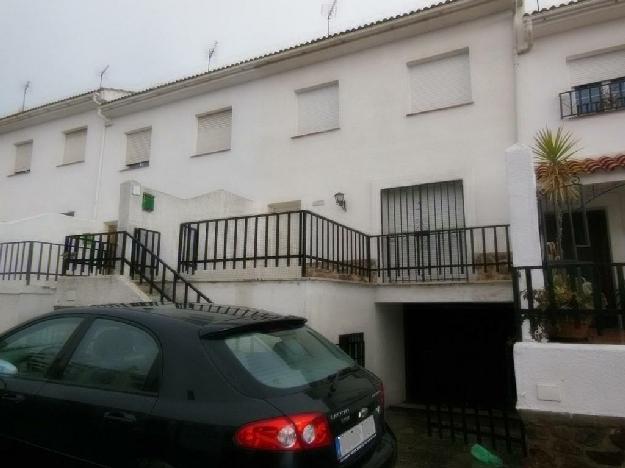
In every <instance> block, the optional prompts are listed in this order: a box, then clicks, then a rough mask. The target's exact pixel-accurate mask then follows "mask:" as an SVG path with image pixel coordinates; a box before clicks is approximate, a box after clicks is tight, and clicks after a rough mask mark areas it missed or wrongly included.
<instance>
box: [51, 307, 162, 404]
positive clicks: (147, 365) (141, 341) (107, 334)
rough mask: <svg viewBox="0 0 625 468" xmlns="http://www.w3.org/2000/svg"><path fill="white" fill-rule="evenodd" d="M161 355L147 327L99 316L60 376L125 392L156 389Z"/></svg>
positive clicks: (77, 382)
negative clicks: (154, 369)
mask: <svg viewBox="0 0 625 468" xmlns="http://www.w3.org/2000/svg"><path fill="white" fill-rule="evenodd" d="M158 355H159V347H158V344H157V343H156V341H155V340H154V338H152V336H151V335H150V334H148V333H147V332H145V331H144V330H142V329H140V328H138V327H135V326H132V325H129V324H127V323H123V322H117V321H114V320H107V319H96V320H94V322H93V323H92V324H91V326H90V327H89V330H87V333H85V335H84V337H83V338H82V340H81V342H80V344H79V345H78V347H77V348H76V351H75V352H74V354H73V355H72V357H71V359H70V360H69V362H68V364H67V366H66V367H65V370H64V371H63V375H62V376H61V380H62V381H64V382H68V383H74V384H78V385H84V386H88V387H95V388H101V389H107V390H116V391H122V392H144V391H154V390H155V388H154V385H153V381H152V379H151V378H150V377H151V370H152V367H153V366H154V364H155V362H156V360H157V359H158Z"/></svg>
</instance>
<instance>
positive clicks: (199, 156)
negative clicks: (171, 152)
mask: <svg viewBox="0 0 625 468" xmlns="http://www.w3.org/2000/svg"><path fill="white" fill-rule="evenodd" d="M228 151H230V148H225V149H220V150H215V151H208V152H207V153H197V154H192V155H191V156H189V157H190V158H201V157H202V156H210V155H212V154H219V153H227V152H228Z"/></svg>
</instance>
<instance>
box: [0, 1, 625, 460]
mask: <svg viewBox="0 0 625 468" xmlns="http://www.w3.org/2000/svg"><path fill="white" fill-rule="evenodd" d="M623 16H625V9H624V8H623V6H622V5H621V4H618V3H614V2H605V1H596V0H592V1H587V2H583V3H580V4H578V5H570V6H563V7H559V8H555V9H552V10H548V11H543V12H539V13H535V14H532V15H526V16H524V14H523V5H520V4H518V5H513V4H512V3H511V2H509V1H507V0H506V1H503V0H485V1H482V0H456V1H450V2H446V3H443V4H440V5H436V6H433V7H430V8H426V9H423V10H420V11H417V12H413V13H409V14H405V15H401V16H399V17H396V18H392V19H389V20H384V21H380V22H377V23H374V24H371V25H368V26H365V27H362V28H358V29H355V30H352V31H348V32H345V33H340V34H336V35H333V36H331V37H328V38H324V39H321V40H317V41H312V42H310V43H307V44H304V45H299V46H296V47H293V48H290V49H287V50H284V51H280V52H276V53H274V54H270V55H267V56H264V57H260V58H256V59H252V60H249V61H246V62H242V63H240V64H235V65H232V66H228V67H225V68H223V69H218V70H215V71H211V72H209V73H206V74H201V75H198V76H194V77H189V78H185V79H181V80H178V81H174V82H172V83H168V84H164V85H161V86H157V87H154V88H150V89H147V90H144V91H140V92H136V93H130V94H128V93H125V92H121V91H117V90H100V91H96V92H93V93H87V94H85V95H80V96H77V97H75V98H70V99H67V100H64V101H60V102H58V103H53V104H50V105H47V106H42V107H41V108H37V109H31V110H27V111H25V112H22V113H19V114H15V115H13V116H8V117H5V118H2V119H0V174H3V175H6V178H5V180H4V181H3V182H2V183H0V199H2V204H1V205H0V242H8V241H19V240H31V241H49V242H53V243H62V242H63V238H64V236H65V235H69V234H83V233H86V232H115V231H127V232H129V233H135V232H136V231H135V228H141V229H144V230H148V231H149V232H156V233H158V239H159V246H158V249H159V256H160V258H162V260H164V261H165V262H166V263H167V264H168V265H170V266H171V267H172V268H173V269H179V270H180V273H181V274H182V275H183V276H184V277H185V278H186V279H187V280H188V281H189V282H191V283H192V284H193V285H194V287H196V288H198V290H199V291H201V292H202V293H203V294H205V295H206V296H207V297H210V298H211V299H212V300H214V301H215V302H218V303H231V304H237V305H244V306H253V307H260V308H267V309H271V310H274V311H277V312H280V313H291V314H297V315H303V316H306V317H307V318H308V319H309V322H310V324H311V325H312V326H313V327H315V328H316V329H318V330H319V331H321V332H322V333H324V334H325V335H326V336H328V337H329V338H330V339H332V340H333V341H335V342H337V343H349V342H350V340H352V341H354V340H355V342H357V343H358V352H359V353H361V354H363V353H364V354H363V355H362V356H360V357H362V358H363V360H364V364H365V365H366V366H367V367H368V368H370V369H371V370H373V371H374V372H376V373H377V374H378V375H380V376H381V377H382V378H383V379H384V381H385V385H386V392H387V401H388V402H389V403H391V404H396V403H401V402H404V401H409V402H416V403H428V398H430V397H431V396H432V392H433V389H432V388H431V386H428V385H429V384H427V381H430V380H436V378H437V376H433V375H431V374H430V373H432V372H434V373H436V372H440V369H443V370H445V371H446V372H447V373H448V374H454V373H458V375H460V374H462V373H463V372H466V369H467V368H471V367H472V366H473V368H474V369H475V368H481V369H482V370H481V371H478V370H476V371H475V372H477V374H473V375H472V378H473V379H474V380H480V379H481V378H484V379H487V378H489V376H490V377H491V378H493V379H494V380H495V381H497V382H498V383H497V385H496V388H497V391H496V392H495V393H498V394H500V395H505V397H502V396H499V397H497V396H493V395H491V396H492V398H494V399H495V400H497V399H498V398H499V400H501V401H498V402H499V403H504V401H503V400H505V399H506V398H508V397H510V396H511V395H512V394H514V392H515V388H514V383H512V384H511V383H510V381H509V379H508V371H509V369H508V368H507V367H506V363H504V362H503V361H507V358H502V359H499V358H493V356H506V355H507V353H510V355H511V348H510V345H509V343H510V342H511V341H514V337H515V336H516V334H517V324H516V318H515V315H514V308H513V302H514V301H515V299H517V300H518V295H517V297H515V295H514V294H513V293H514V291H513V286H512V281H511V273H510V272H511V266H512V263H513V262H514V263H515V266H530V265H520V264H518V263H516V262H515V258H517V257H518V258H528V256H527V253H528V252H525V251H521V250H519V251H517V250H515V249H526V248H527V249H529V250H532V249H533V252H534V253H535V254H536V255H537V257H538V258H540V256H541V248H542V246H541V245H539V244H540V243H537V242H534V244H535V245H530V246H529V247H527V246H523V247H520V246H521V244H520V243H517V245H511V242H510V238H511V237H512V238H514V236H515V234H516V233H517V231H515V232H511V229H516V226H515V224H513V226H511V227H510V226H509V224H510V220H511V217H512V216H511V213H510V207H509V200H510V199H511V197H512V196H513V195H514V194H510V193H509V186H510V184H509V180H507V179H506V170H507V168H506V158H505V157H504V155H505V151H506V149H507V148H509V147H511V146H512V145H514V144H516V143H521V144H525V145H531V144H532V142H533V137H534V135H535V134H536V132H537V130H539V129H541V128H544V127H546V126H547V127H551V128H555V127H558V126H562V125H563V126H565V127H566V128H567V129H570V130H571V131H572V132H573V133H574V134H575V135H576V136H577V137H578V138H579V139H580V140H581V142H582V145H583V151H582V152H581V153H580V158H581V157H582V156H583V157H587V158H594V159H597V158H598V157H601V156H610V158H612V159H610V161H613V160H614V156H616V155H618V154H619V152H620V154H623V152H624V151H625V140H624V139H623V132H622V128H623V115H624V114H623V113H622V112H619V110H621V109H622V108H624V107H625V106H624V105H623V104H624V103H623V96H625V85H623V84H622V81H619V79H622V78H623V77H624V76H625V35H624V34H623V31H625V28H624V27H623V26H624V24H625V21H624V20H623ZM619 73H620V74H619ZM587 80H592V81H587ZM593 83H600V86H606V85H607V86H608V88H607V89H610V90H614V93H615V94H614V100H612V101H610V102H612V103H613V104H611V105H612V108H610V109H607V108H605V106H604V107H602V108H601V109H599V108H598V107H592V106H596V104H593V103H592V102H593V99H594V98H593V97H592V96H595V95H596V91H595V90H594V88H593V89H591V90H587V91H583V90H582V88H583V87H584V86H585V85H592V84H593ZM614 83H617V85H616V87H615V86H613V85H614ZM580 87H582V88H580ZM591 88H592V86H591ZM584 89H585V88H584ZM571 90H572V91H571ZM568 91H571V92H570V93H568V94H566V92H568ZM563 92H564V93H565V94H563V95H561V94H560V93H563ZM583 93H586V94H583ZM593 93H595V94H593ZM617 93H621V94H617ZM571 95H572V96H573V98H572V99H573V100H571V98H570V96H571ZM586 95H587V96H588V97H583V96H586ZM567 98H569V101H568V102H569V107H568V108H564V107H561V103H563V102H566V101H565V100H566V99H567ZM599 99H600V98H599ZM619 99H620V100H619ZM573 102H574V103H575V105H573V106H572V104H573ZM619 103H620V104H619ZM583 106H586V107H583ZM589 106H591V107H589ZM572 108H573V114H575V115H570V114H571V111H572ZM565 111H566V112H565ZM582 114H583V115H582ZM590 114H592V115H590ZM519 151H520V153H523V152H524V151H525V153H527V151H526V150H523V149H522V148H521V149H520V150H519ZM527 161H528V164H531V158H529V157H528V159H527ZM580 164H581V163H580ZM585 164H586V163H585ZM605 167H609V170H604V168H602V169H599V170H596V169H595V170H594V172H593V173H592V174H587V173H583V174H582V175H581V180H582V184H585V185H590V184H603V185H601V187H599V188H605V187H606V186H605V183H611V184H613V185H614V183H615V182H618V181H619V180H622V176H621V175H620V174H621V172H623V174H625V164H623V165H621V166H618V165H617V166H616V167H614V163H613V162H612V163H609V164H608V163H606V164H605ZM508 169H509V168H508ZM515 174H516V173H515V172H512V173H511V172H510V171H508V177H515ZM519 174H521V173H519ZM523 174H525V175H526V177H531V180H529V179H528V180H527V184H525V185H523V184H517V185H518V186H524V187H532V186H533V185H532V184H534V186H535V181H534V174H533V170H530V171H525V172H523ZM527 174H531V176H528V175H527ZM617 185H618V184H617ZM610 187H611V188H613V190H611V191H610V193H609V195H606V198H604V199H602V200H600V199H599V198H597V199H596V200H595V199H593V200H592V201H591V202H589V208H590V209H591V210H590V211H592V208H593V206H594V207H595V208H597V209H599V208H600V209H604V211H605V213H606V215H605V216H604V217H603V218H602V219H603V220H604V221H605V223H604V224H605V229H606V231H605V232H603V231H597V233H596V235H597V236H599V237H601V236H602V235H603V236H605V235H607V233H608V232H609V238H610V249H609V255H610V257H609V258H606V259H604V260H602V261H605V260H608V261H609V262H616V261H622V260H623V258H622V257H623V256H625V245H621V244H623V243H622V239H623V238H624V237H625V236H624V235H623V229H625V224H624V223H625V217H624V215H625V213H623V206H624V205H623V203H622V200H621V195H620V194H619V188H618V187H616V186H615V185H614V186H610ZM529 199H531V200H534V194H531V197H529ZM593 204H594V205H593ZM530 205H531V203H530ZM590 211H588V212H590ZM536 213H538V210H536V211H535V212H534V214H533V215H532V212H531V210H530V212H529V214H528V216H530V217H531V216H534V217H535V216H536ZM544 214H545V213H544V212H541V216H543V215H544ZM592 216H601V215H594V214H593V215H592ZM515 219H520V220H521V224H522V223H523V219H524V218H523V216H517V217H515ZM593 219H594V218H593ZM528 222H529V221H528ZM532 222H536V220H535V219H534V220H533V221H532ZM515 223H516V221H515ZM146 232H147V231H146ZM89 239H92V238H89ZM89 242H92V240H89ZM116 247H117V244H116ZM151 247H154V244H152V245H151ZM604 250H605V249H604ZM339 251H340V252H339ZM0 254H2V251H0ZM4 254H5V257H6V255H7V251H6V250H5V251H4ZM531 254H532V252H530V255H529V258H533V257H532V256H531ZM582 254H583V255H585V254H588V252H587V251H584V252H582ZM582 254H580V255H581V256H583V255H582ZM604 254H605V252H604ZM0 264H1V260H0ZM538 266H539V265H538ZM111 272H112V271H109V273H111ZM79 281H80V280H77V279H71V280H70V279H63V278H61V279H60V280H59V283H58V286H57V291H56V292H54V293H53V294H50V301H53V302H54V303H56V304H70V303H71V304H80V303H94V302H98V301H102V302H112V301H113V300H112V299H111V298H112V295H111V294H112V293H111V292H110V288H109V286H107V289H106V291H107V294H106V297H100V296H98V294H97V288H96V291H95V292H94V291H93V290H92V289H90V288H87V289H89V291H90V292H89V294H88V295H87V296H86V297H81V293H80V287H79V286H77V284H78V283H77V282H79ZM163 284H164V282H163ZM525 286H527V285H525ZM29 287H31V288H32V287H34V286H32V285H29ZM120 287H121V286H120ZM124 287H127V288H129V289H128V290H125V291H124V293H123V294H121V293H120V295H119V299H120V301H121V300H122V299H123V300H124V301H127V300H128V296H127V295H128V294H131V293H132V294H135V293H136V295H137V300H139V299H141V297H142V294H143V295H145V291H144V290H141V289H140V288H137V287H136V285H134V284H133V283H132V282H130V283H128V284H126V285H125V286H124ZM64 288H65V289H64ZM133 288H134V289H133ZM175 288H176V287H175V285H174V290H175ZM129 291H130V292H129ZM133 291H134V292H133ZM31 292H32V293H33V294H35V293H36V292H35V291H31ZM517 292H518V291H517ZM9 293H10V291H9V292H5V294H6V295H7V297H8V296H9V295H10V294H9ZM132 294H131V296H132ZM38 297H39V296H38ZM0 298H1V297H0ZM149 298H150V297H147V299H149ZM39 299H40V298H39ZM113 302H114V301H113ZM16 304H18V306H19V304H20V303H19V302H17V303H16ZM40 306H41V302H40V301H39V302H37V307H40ZM24 307H26V308H28V307H27V306H24ZM347 346H348V345H347ZM532 346H536V344H534V343H533V344H532ZM546 346H547V345H546ZM588 346H592V345H588ZM467 350H469V352H466V351H467ZM528 353H529V354H528ZM531 353H532V350H531V349H530V350H529V351H527V352H526V353H525V354H524V356H525V358H524V359H529V360H530V361H531V360H532V359H533V358H532V354H531ZM528 356H529V357H528ZM536 356H539V355H538V354H536ZM536 359H541V358H539V357H537V358H536ZM428 362H430V363H431V364H430V365H428ZM434 365H435V366H434ZM435 367H436V368H435ZM437 369H438V370H437ZM480 372H484V375H482V374H480ZM462 375H464V374H462ZM522 375H523V378H524V379H525V378H530V379H531V378H532V377H531V375H532V373H531V372H529V373H527V372H524V373H523V374H522ZM493 376H494V377H493ZM528 376H530V377H528ZM465 377H468V376H466V375H465ZM459 379H460V377H459ZM562 379H564V380H566V376H564V377H562ZM564 380H563V381H564ZM465 381H466V379H465ZM485 382H487V381H486V380H485ZM535 384H536V385H539V384H540V385H542V384H544V382H538V383H535V382H532V381H530V382H527V381H525V380H524V381H522V382H520V381H519V382H517V386H518V387H519V388H534V385H535ZM558 385H559V384H558ZM485 388H486V385H485V387H484V388H481V389H477V390H476V391H477V392H478V393H479V392H482V391H486V390H485ZM445 392H447V393H445ZM443 393H445V395H444V396H445V397H446V398H448V399H449V400H454V398H456V397H457V395H456V394H455V393H454V392H453V391H452V390H449V389H448V391H447V390H444V391H443ZM526 396H527V395H526V394H525V393H524V394H523V398H525V397H526ZM523 398H520V401H525V400H523ZM452 403H454V402H453V401H452ZM521 406H522V405H521ZM521 409H527V410H533V409H536V408H532V407H531V405H530V406H528V407H527V408H521ZM554 411H555V412H557V409H554ZM567 411H569V410H567ZM569 412H574V411H569ZM537 466H538V465H537ZM554 466H555V465H554Z"/></svg>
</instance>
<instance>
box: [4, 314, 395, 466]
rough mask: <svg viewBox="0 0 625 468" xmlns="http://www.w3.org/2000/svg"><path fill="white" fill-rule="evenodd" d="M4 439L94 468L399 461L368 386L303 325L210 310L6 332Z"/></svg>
mask: <svg viewBox="0 0 625 468" xmlns="http://www.w3.org/2000/svg"><path fill="white" fill-rule="evenodd" d="M0 436H1V437H3V438H4V439H5V440H9V441H11V442H12V443H15V444H17V445H19V446H22V445H23V444H24V443H25V444H27V445H26V446H27V447H31V449H30V450H31V451H32V450H35V449H34V447H37V451H39V450H40V449H45V451H46V453H55V454H57V455H56V456H62V457H67V458H66V459H67V460H79V461H80V462H81V463H83V462H85V463H86V462H88V463H93V464H97V465H104V466H141V467H196V466H197V467H200V466H201V467H244V466H245V467H315V468H322V467H333V466H334V467H339V466H340V467H366V468H373V467H376V468H377V467H392V466H393V465H394V464H395V458H396V440H395V437H394V435H393V433H392V432H391V430H390V429H389V427H388V426H387V425H386V423H385V421H384V390H383V387H382V382H381V381H380V380H379V379H378V378H377V377H376V376H374V375H373V374H372V373H371V372H369V371H367V370H365V369H363V368H362V367H359V366H358V365H356V364H355V363H354V361H352V360H351V359H350V358H349V357H348V356H347V355H346V354H344V353H343V352H342V351H341V350H340V349H339V348H338V347H337V346H335V345H334V344H332V343H330V342H329V341H328V340H326V339H325V338H323V337H322V336H321V335H319V334H318V333H316V332H315V331H313V330H312V329H310V328H308V327H307V326H306V325H305V319H302V318H299V317H294V316H281V315H276V314H272V313H268V312H264V311H260V310H254V309H247V308H237V307H225V306H216V305H212V304H211V305H206V306H202V307H197V306H190V305H187V306H179V305H173V304H169V305H165V304H136V305H117V306H98V307H88V308H80V309H65V310H60V311H56V312H53V313H51V314H48V315H45V316H42V317H40V318H37V319H35V320H32V321H30V322H28V323H25V324H23V325H21V326H19V327H17V328H14V329H12V330H10V331H9V332H7V333H5V334H3V335H2V336H0ZM18 453H19V452H18ZM2 460H3V458H2V454H1V453H0V463H2ZM68 463H69V462H68ZM2 465H3V466H10V465H6V464H5V463H2ZM16 466H17V465H16ZM48 466H49V465H48ZM61 466H65V465H63V464H61Z"/></svg>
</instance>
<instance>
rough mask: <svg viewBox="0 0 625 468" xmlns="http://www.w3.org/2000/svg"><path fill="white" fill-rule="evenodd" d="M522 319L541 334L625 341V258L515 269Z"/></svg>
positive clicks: (541, 336) (553, 337)
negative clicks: (622, 259) (610, 261)
mask: <svg viewBox="0 0 625 468" xmlns="http://www.w3.org/2000/svg"><path fill="white" fill-rule="evenodd" d="M513 288H514V301H515V307H516V309H517V311H518V316H519V323H522V322H523V321H526V320H527V321H529V324H530V332H531V333H532V335H533V336H534V338H536V339H539V340H541V339H548V340H549V341H555V342H581V343H612V344H625V327H624V323H625V263H590V262H572V263H557V264H548V265H544V266H527V267H518V268H514V269H513Z"/></svg>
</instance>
